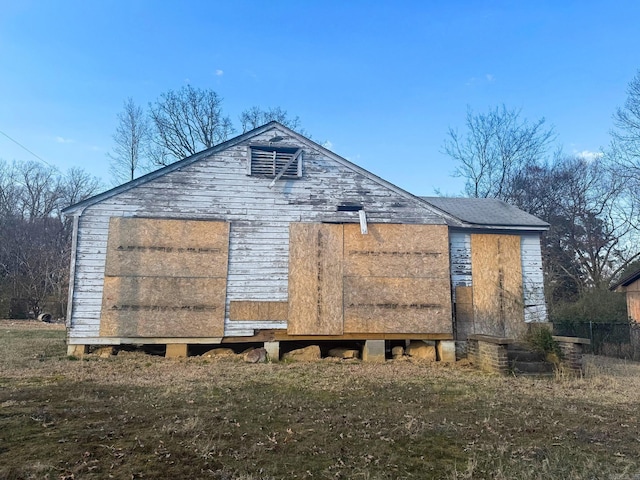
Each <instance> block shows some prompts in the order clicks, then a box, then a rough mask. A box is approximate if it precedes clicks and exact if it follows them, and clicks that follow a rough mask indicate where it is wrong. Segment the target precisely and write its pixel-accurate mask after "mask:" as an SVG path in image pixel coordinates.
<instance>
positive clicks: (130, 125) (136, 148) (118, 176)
mask: <svg viewBox="0 0 640 480" xmlns="http://www.w3.org/2000/svg"><path fill="white" fill-rule="evenodd" d="M150 139H151V129H150V125H149V119H148V118H147V116H146V115H145V112H144V110H143V109H142V107H140V106H138V105H136V103H135V102H134V101H133V99H132V98H128V99H127V100H126V101H125V102H124V107H123V110H122V112H120V113H118V126H117V127H116V132H115V133H114V134H113V141H114V143H115V146H114V147H113V152H111V153H108V154H107V155H108V156H109V158H110V168H109V171H110V173H111V176H112V177H113V180H114V183H116V184H119V183H122V182H128V181H130V180H133V179H134V178H135V177H136V176H137V175H138V174H139V173H140V170H141V169H142V167H143V165H144V162H143V160H144V159H143V155H144V153H145V152H147V151H148V147H149V141H150Z"/></svg>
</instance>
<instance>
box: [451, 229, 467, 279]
mask: <svg viewBox="0 0 640 480" xmlns="http://www.w3.org/2000/svg"><path fill="white" fill-rule="evenodd" d="M449 245H450V249H451V283H452V285H453V287H454V289H455V287H457V286H463V287H464V286H467V287H470V286H471V284H472V280H471V235H470V234H469V233H466V232H459V231H452V232H450V233H449Z"/></svg>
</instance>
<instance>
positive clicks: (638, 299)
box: [627, 292, 640, 322]
mask: <svg viewBox="0 0 640 480" xmlns="http://www.w3.org/2000/svg"><path fill="white" fill-rule="evenodd" d="M627 310H628V312H627V313H628V315H629V317H630V318H631V319H632V320H633V321H634V322H640V292H627Z"/></svg>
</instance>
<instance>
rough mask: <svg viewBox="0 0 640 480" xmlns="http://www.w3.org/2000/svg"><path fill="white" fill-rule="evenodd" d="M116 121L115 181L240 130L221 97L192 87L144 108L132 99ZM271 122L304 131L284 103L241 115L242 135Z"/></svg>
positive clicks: (112, 164) (112, 166)
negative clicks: (224, 109)
mask: <svg viewBox="0 0 640 480" xmlns="http://www.w3.org/2000/svg"><path fill="white" fill-rule="evenodd" d="M117 120H118V124H117V127H116V131H115V133H114V135H113V141H114V147H113V150H112V152H110V153H109V154H108V155H109V158H110V170H111V175H112V180H113V181H114V183H116V184H120V183H123V182H126V181H130V180H133V179H134V178H136V177H138V176H140V175H141V174H143V173H145V172H147V171H150V170H152V169H154V168H159V167H162V166H165V165H169V164H171V163H173V162H176V161H178V160H181V159H183V158H185V157H189V156H191V155H194V154H196V153H198V152H201V151H202V150H205V149H207V148H210V147H213V146H215V145H217V144H219V143H222V142H224V141H225V140H228V139H229V138H230V137H231V136H232V135H233V134H234V133H236V131H237V130H236V128H235V127H234V125H233V122H232V120H231V117H229V116H228V115H225V114H224V112H223V108H222V98H221V97H220V96H219V95H218V94H217V93H216V92H215V91H213V90H209V89H200V88H195V87H193V86H191V85H187V86H185V87H182V88H181V89H179V90H169V91H167V92H165V93H162V94H161V95H160V96H159V98H158V99H157V100H156V101H155V102H152V103H150V104H149V106H148V108H147V109H146V110H145V109H144V108H143V107H142V106H140V105H137V104H136V103H135V101H134V100H133V99H132V98H129V99H127V100H126V101H125V102H124V106H123V110H122V112H120V113H119V114H118V119H117ZM272 120H276V121H278V122H280V123H282V124H283V125H286V126H288V127H290V128H291V129H293V130H296V131H300V132H301V133H302V129H301V125H300V119H299V118H298V117H290V116H289V115H288V114H287V112H286V111H285V110H283V109H281V108H280V107H275V108H266V109H264V108H261V107H255V106H254V107H251V108H249V109H247V110H244V111H243V112H242V113H241V114H240V117H239V121H240V128H241V130H242V133H244V132H247V131H248V130H251V129H253V128H256V127H258V126H260V125H264V124H265V123H268V122H270V121H272Z"/></svg>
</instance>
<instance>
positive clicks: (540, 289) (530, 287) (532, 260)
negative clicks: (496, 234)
mask: <svg viewBox="0 0 640 480" xmlns="http://www.w3.org/2000/svg"><path fill="white" fill-rule="evenodd" d="M520 239H521V241H520V247H521V255H522V287H523V289H524V321H525V322H546V321H547V306H546V302H545V298H544V277H543V271H542V253H541V249H540V234H538V233H530V234H523V235H521V237H520Z"/></svg>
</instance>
